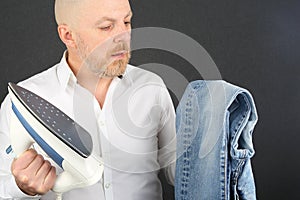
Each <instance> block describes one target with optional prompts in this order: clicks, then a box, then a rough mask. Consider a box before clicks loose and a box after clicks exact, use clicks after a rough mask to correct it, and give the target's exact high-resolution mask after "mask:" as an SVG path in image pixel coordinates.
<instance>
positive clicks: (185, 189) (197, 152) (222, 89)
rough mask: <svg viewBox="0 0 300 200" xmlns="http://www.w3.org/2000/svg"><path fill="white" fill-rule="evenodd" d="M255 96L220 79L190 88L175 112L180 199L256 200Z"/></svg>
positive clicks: (177, 186)
mask: <svg viewBox="0 0 300 200" xmlns="http://www.w3.org/2000/svg"><path fill="white" fill-rule="evenodd" d="M256 122H257V112H256V108H255V104H254V101H253V98H252V96H251V94H250V93H249V92H248V91H247V90H245V89H243V88H240V87H237V86H235V85H232V84H230V83H227V82H225V81H222V80H220V81H219V80H216V81H215V80H213V81H204V80H198V81H194V82H191V83H189V85H188V87H187V88H186V90H185V93H184V95H183V97H182V99H181V100H180V102H179V105H178V107H177V110H176V129H177V158H178V159H177V163H176V174H175V199H176V200H193V199H197V200H199V199H200V200H229V199H230V200H238V199H239V200H241V199H246V200H253V199H256V189H255V182H254V176H253V173H252V168H251V161H250V159H251V158H252V156H253V155H254V148H253V142H252V132H253V129H254V127H255V124H256Z"/></svg>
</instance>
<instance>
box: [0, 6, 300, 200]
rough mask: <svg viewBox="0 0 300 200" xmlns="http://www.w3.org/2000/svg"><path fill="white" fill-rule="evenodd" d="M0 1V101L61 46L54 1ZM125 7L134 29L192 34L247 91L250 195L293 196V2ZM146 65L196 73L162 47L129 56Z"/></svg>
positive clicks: (299, 125)
mask: <svg viewBox="0 0 300 200" xmlns="http://www.w3.org/2000/svg"><path fill="white" fill-rule="evenodd" d="M0 5H1V12H0V36H1V43H0V49H1V54H0V62H1V73H0V80H1V82H0V91H1V92H0V99H1V100H2V99H3V98H4V96H5V95H6V93H7V89H6V88H7V82H8V81H13V82H17V81H20V80H23V79H25V78H27V77H29V76H31V75H33V74H35V73H37V72H40V71H42V70H44V69H46V68H48V67H49V66H51V65H53V64H54V63H56V62H58V61H59V60H60V58H61V55H62V52H63V51H64V46H63V45H62V43H61V42H60V41H59V39H58V36H57V34H56V25H55V22H54V16H53V8H52V7H53V0H26V1H20V0H1V3H0ZM132 9H133V11H134V20H133V27H144V26H154V27H164V28H169V29H173V30H176V31H179V32H181V33H184V34H186V35H188V36H190V37H192V38H193V39H195V40H196V41H198V43H199V44H201V45H202V46H203V47H204V48H205V49H206V50H207V51H208V53H209V54H210V55H211V57H212V58H213V60H214V61H215V63H216V64H217V66H218V68H219V70H220V72H221V75H222V77H223V79H225V80H227V81H229V82H231V83H234V84H237V85H239V86H242V87H245V88H247V89H248V90H250V92H251V93H252V95H253V96H254V99H255V102H256V105H257V109H258V113H259V123H258V125H257V126H256V129H255V131H254V144H255V150H256V154H255V157H254V158H253V160H252V164H253V171H254V174H255V180H256V185H257V193H258V194H257V196H258V198H259V199H267V200H269V199H272V200H277V199H278V200H282V199H299V198H300V193H299V191H298V188H299V187H300V173H298V172H299V167H300V162H299V154H300V150H299V149H298V146H299V142H300V136H299V135H298V134H299V130H300V109H299V107H298V104H299V102H300V92H299V89H298V88H299V86H298V82H299V81H300V77H299V72H300V69H299V64H300V56H299V52H300V51H299V46H300V36H299V32H300V14H299V13H300V12H299V11H300V2H299V1H297V0H286V1H274V0H251V1H238V0H231V1H222V0H210V1H203V0H176V1H174V0H163V1H162V0H151V1H137V0H133V1H132ZM149 62H157V63H163V64H167V65H169V66H172V67H175V68H178V69H180V68H181V69H182V71H184V72H185V77H186V78H187V79H188V80H189V81H192V80H195V79H200V78H201V77H200V76H198V75H197V74H195V73H193V72H192V71H191V72H189V71H186V70H185V67H186V66H185V65H189V64H188V63H187V62H186V61H184V60H183V59H181V58H178V57H176V56H174V55H173V54H170V53H168V52H162V51H155V50H145V51H138V52H136V53H134V54H133V58H132V63H133V64H135V65H140V64H143V63H149ZM189 73H190V74H189ZM175 104H177V102H176V100H175ZM164 186H165V191H166V193H165V196H166V199H172V188H170V187H167V186H166V184H165V183H164Z"/></svg>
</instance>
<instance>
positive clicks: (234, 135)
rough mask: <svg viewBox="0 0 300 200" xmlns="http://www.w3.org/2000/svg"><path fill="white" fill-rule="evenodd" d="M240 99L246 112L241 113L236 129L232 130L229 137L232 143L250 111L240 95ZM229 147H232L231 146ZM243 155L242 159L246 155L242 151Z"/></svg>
mask: <svg viewBox="0 0 300 200" xmlns="http://www.w3.org/2000/svg"><path fill="white" fill-rule="evenodd" d="M242 98H243V99H244V101H245V102H246V104H245V105H246V110H245V111H244V112H243V113H242V117H241V119H240V120H239V122H238V125H237V127H236V128H235V129H234V134H233V135H231V141H233V139H234V138H235V137H236V134H237V133H238V132H239V131H240V128H241V126H242V124H244V122H245V119H246V116H247V114H248V113H249V111H250V107H249V105H248V101H247V99H246V98H245V96H244V95H242ZM231 145H232V144H231ZM243 153H244V155H243V157H245V155H246V153H245V152H244V151H243Z"/></svg>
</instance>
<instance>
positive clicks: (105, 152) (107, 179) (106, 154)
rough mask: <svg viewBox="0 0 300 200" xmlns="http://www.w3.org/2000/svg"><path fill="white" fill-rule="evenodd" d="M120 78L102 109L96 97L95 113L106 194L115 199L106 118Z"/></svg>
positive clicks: (106, 197) (110, 199)
mask: <svg viewBox="0 0 300 200" xmlns="http://www.w3.org/2000/svg"><path fill="white" fill-rule="evenodd" d="M117 82H118V80H117V79H116V78H115V79H114V80H113V81H112V83H111V85H110V87H109V90H108V92H107V94H106V98H105V99H106V100H105V101H106V102H105V103H104V105H103V107H102V109H101V108H100V106H99V104H98V102H97V100H96V98H95V113H96V117H97V124H98V129H99V134H100V137H99V138H100V141H99V142H100V148H101V152H102V154H101V156H102V160H103V161H104V172H103V180H102V184H103V185H102V186H103V188H104V195H105V199H106V200H113V196H114V195H113V184H112V168H111V166H110V163H111V157H110V136H109V134H108V132H107V124H106V121H105V120H106V119H105V109H106V108H107V107H109V104H110V102H109V101H111V93H112V91H113V90H114V88H115V86H116V83H117Z"/></svg>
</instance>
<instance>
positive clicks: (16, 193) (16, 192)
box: [7, 176, 41, 199]
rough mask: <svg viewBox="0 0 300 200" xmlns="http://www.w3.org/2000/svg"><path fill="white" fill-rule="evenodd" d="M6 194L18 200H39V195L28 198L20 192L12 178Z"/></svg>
mask: <svg viewBox="0 0 300 200" xmlns="http://www.w3.org/2000/svg"><path fill="white" fill-rule="evenodd" d="M9 186H10V187H9V188H8V189H7V190H8V193H9V194H10V195H11V196H12V197H13V198H20V199H39V198H41V195H35V196H30V195H27V194H25V193H24V192H22V190H20V188H19V187H18V185H17V183H16V181H15V179H14V177H13V176H11V177H10V184H9Z"/></svg>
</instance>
